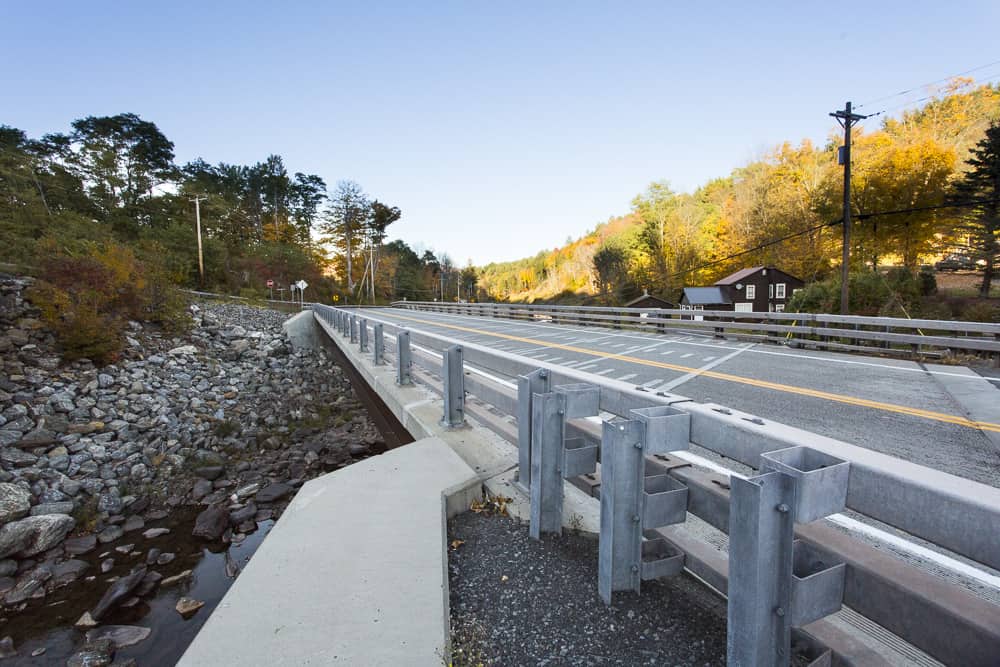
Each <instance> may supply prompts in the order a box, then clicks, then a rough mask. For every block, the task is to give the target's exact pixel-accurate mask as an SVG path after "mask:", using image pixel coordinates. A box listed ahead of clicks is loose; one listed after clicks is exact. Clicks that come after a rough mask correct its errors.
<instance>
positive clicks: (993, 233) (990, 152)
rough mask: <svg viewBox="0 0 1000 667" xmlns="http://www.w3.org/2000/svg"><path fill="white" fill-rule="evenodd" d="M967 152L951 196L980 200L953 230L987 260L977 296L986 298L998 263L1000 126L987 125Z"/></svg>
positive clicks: (976, 255)
mask: <svg viewBox="0 0 1000 667" xmlns="http://www.w3.org/2000/svg"><path fill="white" fill-rule="evenodd" d="M970 153H972V157H970V158H969V159H968V160H967V161H966V164H968V165H969V167H970V169H969V171H967V172H966V173H965V175H964V176H963V177H962V179H961V180H960V181H958V183H956V184H955V188H954V192H953V195H952V196H953V199H954V200H955V201H956V202H968V201H977V202H979V203H977V204H975V205H974V206H971V207H969V208H967V209H965V210H966V211H967V213H966V215H965V216H964V217H963V218H962V220H961V222H960V223H959V224H958V225H957V226H956V227H955V231H956V232H958V233H959V234H963V235H967V236H968V238H969V248H970V250H971V253H972V255H973V256H974V257H975V258H976V259H982V260H985V262H986V267H985V270H984V271H983V282H982V283H981V284H980V286H979V296H982V297H987V296H989V294H990V287H991V285H992V283H993V275H994V273H995V271H996V269H997V265H998V263H1000V125H997V124H996V123H994V124H992V125H990V127H989V128H987V130H986V136H984V137H983V139H982V140H980V142H979V143H978V144H976V147H975V148H973V149H972V150H971V151H970Z"/></svg>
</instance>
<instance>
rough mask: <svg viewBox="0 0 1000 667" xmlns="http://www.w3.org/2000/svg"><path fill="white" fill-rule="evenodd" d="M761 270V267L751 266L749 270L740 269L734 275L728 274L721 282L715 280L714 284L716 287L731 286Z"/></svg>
mask: <svg viewBox="0 0 1000 667" xmlns="http://www.w3.org/2000/svg"><path fill="white" fill-rule="evenodd" d="M763 268H764V267H763V266H751V267H750V268H749V269H740V270H739V271H737V272H736V273H731V274H729V275H728V276H726V277H725V278H723V279H722V280H716V281H715V284H716V285H732V284H733V283H738V282H739V281H741V280H743V279H744V278H746V277H748V276H752V275H753V274H755V273H757V272H758V271H760V270H761V269H763Z"/></svg>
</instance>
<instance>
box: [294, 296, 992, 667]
mask: <svg viewBox="0 0 1000 667" xmlns="http://www.w3.org/2000/svg"><path fill="white" fill-rule="evenodd" d="M462 305H463V306H464V305H465V304H462ZM312 310H313V311H314V316H315V318H316V319H317V320H318V321H319V322H320V324H321V325H322V326H323V327H324V328H325V329H326V331H327V332H328V333H329V334H330V335H331V336H340V338H341V339H343V338H347V339H348V340H350V341H358V340H359V339H360V335H359V332H360V331H366V332H367V331H368V330H369V328H371V330H372V332H373V335H374V337H375V338H374V340H375V343H374V345H375V348H376V349H380V348H381V350H382V353H381V354H382V360H383V361H384V358H385V356H388V355H389V354H392V355H393V356H394V357H395V359H396V378H397V381H398V382H399V383H400V384H406V383H408V382H410V381H411V380H412V379H413V378H416V379H418V380H422V381H424V382H427V383H429V385H440V388H439V389H438V391H439V392H440V393H441V394H442V395H443V396H444V397H445V402H444V406H445V407H444V410H443V415H442V422H443V423H444V424H446V425H449V426H455V425H459V424H461V423H462V422H463V421H464V419H465V413H466V410H467V401H466V393H469V394H471V395H474V396H475V397H477V398H478V399H480V400H481V401H483V402H485V403H488V404H491V405H492V406H493V407H494V408H495V409H496V410H497V411H499V412H501V413H504V414H507V415H516V416H517V433H516V434H515V435H514V436H513V437H512V438H511V439H512V440H513V441H514V442H515V443H516V444H517V446H518V448H519V461H520V463H521V466H520V482H519V483H520V484H521V485H523V486H524V488H525V489H526V490H527V491H528V493H529V495H530V497H531V501H532V510H531V517H532V527H531V531H532V534H533V535H540V534H542V533H544V532H550V531H558V530H560V528H561V525H562V520H561V517H560V516H559V515H560V513H561V508H562V502H561V498H562V480H563V478H572V479H573V481H574V483H576V484H577V485H579V486H581V488H587V489H590V490H591V491H593V492H594V494H595V495H599V497H600V502H601V537H600V539H601V544H600V549H599V552H600V557H599V558H600V563H599V573H600V575H599V582H598V588H599V591H600V593H601V595H602V596H603V597H604V598H605V599H606V600H610V597H611V595H612V593H613V591H616V590H638V589H639V586H640V583H641V581H643V580H644V579H649V578H658V577H661V576H671V575H673V574H676V573H677V572H679V571H680V570H681V569H682V568H683V569H686V570H688V571H689V572H691V573H693V574H694V575H696V576H697V577H699V578H701V579H702V580H703V581H705V582H706V583H708V584H709V585H711V586H713V587H714V588H716V589H717V590H719V591H720V592H722V593H724V594H727V595H728V599H729V602H728V606H729V624H728V628H729V660H730V664H734V665H735V664H741V665H765V664H767V665H785V664H788V661H789V658H790V649H791V641H792V638H794V639H795V641H796V642H797V643H802V642H804V643H805V645H806V646H809V647H810V651H809V653H808V655H809V658H808V659H807V660H806V662H807V663H808V664H812V665H820V664H830V663H829V662H825V661H827V660H829V659H830V658H831V654H830V653H829V652H828V651H831V650H832V657H833V658H834V661H835V664H837V662H836V661H837V659H838V656H839V658H843V659H847V658H849V657H850V654H851V651H852V650H854V649H852V648H851V647H850V641H849V640H848V639H847V638H846V637H845V636H844V634H843V632H842V630H841V629H839V628H838V627H837V626H836V625H835V624H833V623H832V622H831V621H830V619H829V618H828V616H829V614H830V613H832V612H835V611H837V610H838V609H840V608H841V605H842V604H843V605H845V606H847V607H849V608H850V609H852V610H853V611H854V612H856V613H859V614H861V615H863V616H865V617H867V618H868V619H870V620H871V621H873V622H874V623H876V624H878V625H881V626H882V627H884V628H886V629H888V630H889V631H891V632H893V633H895V634H897V635H898V636H900V637H902V638H903V639H905V640H906V641H907V642H909V643H911V644H912V645H914V646H916V647H918V648H920V649H921V650H923V651H925V652H926V653H927V654H929V655H931V656H933V657H934V658H936V659H938V660H940V661H942V662H944V663H946V664H961V665H993V664H996V658H997V656H998V655H1000V607H998V606H997V605H995V604H992V603H991V602H989V601H987V600H986V599H984V598H982V597H980V596H977V595H975V594H974V593H972V592H971V591H970V590H968V589H967V588H965V587H963V586H961V585H958V584H957V583H954V582H952V581H950V580H947V579H945V578H941V577H938V576H935V575H933V574H931V573H929V572H927V571H926V570H923V569H919V568H917V567H915V566H913V565H910V564H908V563H906V562H905V561H902V560H900V559H897V558H895V557H894V556H892V555H891V554H889V553H886V552H885V551H882V550H879V549H876V548H875V547H873V546H871V545H870V544H868V543H866V542H865V541H863V540H861V539H859V538H858V537H857V536H855V535H852V534H848V533H845V532H844V531H843V530H842V528H843V527H844V526H848V527H851V526H856V527H863V528H866V529H869V530H875V531H876V532H878V531H879V530H880V529H871V527H870V526H869V525H867V524H862V523H861V522H859V521H857V520H856V519H853V518H851V517H847V516H844V515H843V514H841V511H842V510H845V509H846V510H851V511H854V512H857V513H859V514H862V515H865V516H866V517H870V518H871V519H875V520H877V521H879V522H882V523H884V524H888V526H890V527H892V528H895V529H898V530H901V531H904V532H906V533H909V534H911V535H914V536H916V537H918V538H922V539H924V540H927V541H929V542H931V543H933V544H934V545H937V546H938V547H940V548H942V549H944V550H947V551H950V552H952V553H954V554H957V556H958V557H960V558H964V559H969V560H973V561H978V562H979V563H982V564H983V565H985V566H986V567H987V568H993V569H1000V530H996V527H997V526H1000V489H996V488H993V487H989V486H986V485H983V484H979V483H976V482H972V481H969V480H965V479H962V478H959V477H956V476H953V475H950V474H947V473H943V472H941V471H938V470H935V469H931V468H927V467H923V466H919V465H916V464H913V463H910V462H907V461H903V460H900V459H897V458H894V457H891V456H887V455H884V454H880V453H877V452H873V451H870V450H867V449H863V448H860V447H856V446H854V445H850V444H848V443H844V442H840V441H836V440H833V439H830V438H825V437H823V436H820V435H817V434H813V433H809V432H806V431H802V430H800V429H796V428H792V427H789V426H785V425H782V424H777V423H773V422H767V421H765V420H762V419H760V418H758V417H755V416H753V415H748V414H745V413H740V412H737V411H735V410H730V409H727V408H724V407H722V406H718V405H714V404H702V403H697V402H695V401H692V400H691V399H688V398H686V397H684V396H680V395H676V394H670V393H666V392H658V393H655V394H654V393H651V392H649V391H644V390H641V389H639V388H636V387H632V386H630V385H627V384H625V383H623V382H620V381H616V380H609V379H606V378H601V377H595V376H593V375H590V374H586V373H583V372H580V371H575V370H573V369H571V368H566V367H563V366H558V365H554V364H547V363H544V362H539V361H537V360H533V359H529V358H526V357H520V356H517V355H513V354H509V353H504V352H500V351H497V350H493V349H491V348H488V347H484V346H481V345H476V344H471V343H463V344H461V345H455V341H454V339H451V338H448V337H445V336H440V335H436V334H432V333H429V332H425V331H419V330H415V329H409V328H406V327H402V326H399V325H398V324H395V323H393V322H391V321H389V320H383V319H380V318H378V316H377V313H369V312H366V311H365V310H362V309H350V310H345V309H337V308H331V307H328V306H322V305H318V304H314V305H312ZM380 339H382V340H381V341H380ZM414 366H415V367H418V368H420V369H421V371H420V372H419V373H418V372H417V371H416V370H415V369H414V368H413V367H414ZM463 369H464V372H463ZM435 377H437V378H440V380H435V379H434V378H435ZM511 380H513V381H515V382H516V384H515V383H514V382H511ZM597 414H600V416H601V420H602V421H601V423H599V424H598V423H595V422H594V421H593V420H587V419H585V418H584V417H587V416H591V415H597ZM688 443H691V444H694V445H697V446H700V447H703V448H705V449H707V450H710V451H712V452H715V453H718V454H721V455H723V456H725V457H728V458H731V459H733V460H735V461H737V462H739V463H742V464H745V465H747V466H750V467H752V468H756V469H759V470H760V473H761V474H759V475H756V476H751V477H749V478H743V477H742V476H740V475H737V474H735V473H734V474H732V475H730V476H724V475H720V474H717V473H715V472H707V471H705V470H702V469H700V468H696V467H693V466H692V465H691V458H690V456H689V455H687V454H686V453H685V452H683V451H679V450H683V449H686V448H687V447H688ZM686 456H687V458H685V457H686ZM526 463H527V465H526ZM579 475H583V476H582V477H580V476H579ZM689 514H690V515H693V516H696V517H698V518H699V519H701V520H702V521H704V522H706V523H707V524H708V525H710V526H712V527H714V528H715V529H717V530H719V531H721V532H723V533H726V534H728V535H729V544H730V547H729V551H728V555H726V554H723V553H720V552H719V551H718V550H717V549H716V548H715V547H713V546H711V545H709V544H707V543H706V542H705V541H704V540H703V539H701V537H700V535H699V533H697V531H694V530H692V529H691V528H690V527H689V526H688V525H687V524H688V523H689V522H687V521H686V517H687V516H688V515H689ZM831 515H832V516H831ZM821 517H829V520H821ZM894 539H896V540H897V541H898V540H899V537H898V535H894ZM943 558H945V559H946V560H948V561H949V562H951V563H953V564H956V567H964V568H966V569H968V568H970V567H971V566H969V565H968V563H967V562H959V560H958V559H952V558H951V557H949V556H944V557H943ZM977 571H978V572H980V573H981V575H982V580H983V581H989V582H990V583H991V584H992V585H993V586H994V587H996V586H997V585H998V584H1000V578H998V577H996V575H993V574H990V573H989V572H988V571H985V570H977ZM855 649H856V647H855ZM841 652H843V653H841ZM855 657H856V656H855ZM840 664H843V660H841V663H840Z"/></svg>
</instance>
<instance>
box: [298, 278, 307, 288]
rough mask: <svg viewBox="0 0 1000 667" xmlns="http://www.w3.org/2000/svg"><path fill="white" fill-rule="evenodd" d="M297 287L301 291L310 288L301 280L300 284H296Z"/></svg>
mask: <svg viewBox="0 0 1000 667" xmlns="http://www.w3.org/2000/svg"><path fill="white" fill-rule="evenodd" d="M295 286H296V287H298V288H299V289H305V288H307V287H309V283H307V282H306V281H304V280H300V281H299V282H297V283H295Z"/></svg>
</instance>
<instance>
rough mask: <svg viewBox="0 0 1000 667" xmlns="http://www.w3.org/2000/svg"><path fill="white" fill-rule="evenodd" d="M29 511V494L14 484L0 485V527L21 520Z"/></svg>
mask: <svg viewBox="0 0 1000 667" xmlns="http://www.w3.org/2000/svg"><path fill="white" fill-rule="evenodd" d="M30 510H31V494H30V493H28V492H27V491H26V490H24V489H22V488H21V487H20V486H17V485H16V484H6V483H5V484H0V525H3V524H5V523H10V522H11V521H16V520H17V519H21V518H23V517H25V516H27V515H28V512H29V511H30Z"/></svg>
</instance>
